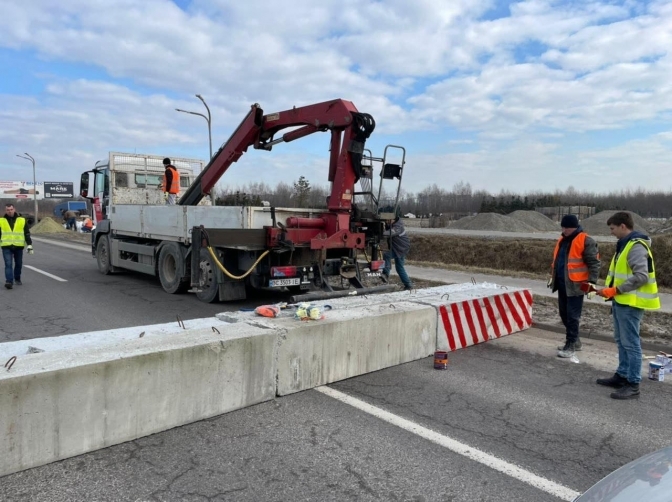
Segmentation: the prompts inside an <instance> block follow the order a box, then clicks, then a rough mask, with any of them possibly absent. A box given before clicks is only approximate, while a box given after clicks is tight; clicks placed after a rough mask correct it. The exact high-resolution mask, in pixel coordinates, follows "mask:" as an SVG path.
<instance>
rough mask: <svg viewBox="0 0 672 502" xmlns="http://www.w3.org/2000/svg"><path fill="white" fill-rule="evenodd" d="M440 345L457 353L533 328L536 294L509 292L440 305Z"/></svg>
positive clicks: (527, 291) (521, 291) (523, 290)
mask: <svg viewBox="0 0 672 502" xmlns="http://www.w3.org/2000/svg"><path fill="white" fill-rule="evenodd" d="M438 311H439V322H438V330H437V331H438V332H437V340H436V346H437V349H439V350H447V351H454V350H458V349H463V348H465V347H469V346H470V345H476V344H478V343H482V342H487V341H488V340H492V339H494V338H500V337H502V336H505V335H510V334H511V333H516V332H518V331H522V330H524V329H527V328H529V327H531V326H532V293H531V292H530V291H529V290H527V289H521V290H515V291H505V292H502V293H496V294H492V295H488V296H483V297H481V298H473V299H468V300H460V301H455V302H449V303H446V304H444V305H439V306H438Z"/></svg>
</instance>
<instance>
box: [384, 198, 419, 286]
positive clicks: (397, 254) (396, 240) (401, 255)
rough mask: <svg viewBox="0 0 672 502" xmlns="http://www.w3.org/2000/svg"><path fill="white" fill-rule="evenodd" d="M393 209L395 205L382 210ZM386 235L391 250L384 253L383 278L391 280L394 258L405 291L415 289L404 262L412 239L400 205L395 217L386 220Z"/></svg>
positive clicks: (391, 210) (388, 210) (395, 267)
mask: <svg viewBox="0 0 672 502" xmlns="http://www.w3.org/2000/svg"><path fill="white" fill-rule="evenodd" d="M393 211H395V209H394V208H393V207H388V208H385V209H384V210H383V211H382V212H389V213H392V212H393ZM384 235H385V236H386V237H388V238H389V240H388V242H389V250H388V251H385V252H384V253H383V260H385V266H384V268H383V278H384V279H385V282H387V281H388V280H389V278H390V270H391V268H392V260H394V269H395V270H396V271H397V274H398V275H399V279H401V282H402V283H403V284H404V291H410V290H412V289H413V283H412V282H411V279H410V277H408V274H407V273H406V268H405V266H404V263H405V261H406V255H407V254H408V252H409V251H410V250H411V240H410V239H409V238H408V235H406V229H405V228H404V223H403V222H402V221H401V208H400V207H397V209H396V212H395V213H394V219H393V220H387V221H386V222H385V233H384Z"/></svg>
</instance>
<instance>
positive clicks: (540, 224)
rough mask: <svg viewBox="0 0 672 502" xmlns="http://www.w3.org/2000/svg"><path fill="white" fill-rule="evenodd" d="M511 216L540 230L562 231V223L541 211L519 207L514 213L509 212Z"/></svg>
mask: <svg viewBox="0 0 672 502" xmlns="http://www.w3.org/2000/svg"><path fill="white" fill-rule="evenodd" d="M507 216H508V217H509V218H514V219H516V220H518V221H522V222H523V223H527V224H528V225H530V226H531V227H533V228H535V229H537V230H538V231H539V232H554V231H557V232H559V231H560V225H558V223H556V222H555V221H553V220H552V219H550V218H549V217H548V216H544V215H543V214H541V213H540V212H539V211H524V210H522V209H519V210H518V211H514V212H513V213H510V214H507Z"/></svg>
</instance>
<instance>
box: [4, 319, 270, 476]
mask: <svg viewBox="0 0 672 502" xmlns="http://www.w3.org/2000/svg"><path fill="white" fill-rule="evenodd" d="M231 331H233V330H231ZM277 336H278V333H277V332H275V331H272V330H268V329H263V328H256V327H252V326H249V325H236V326H235V334H229V335H227V334H226V333H222V335H218V334H216V333H214V332H213V331H212V330H211V329H207V330H205V329H202V330H194V331H190V332H188V333H187V332H185V334H176V335H173V336H171V337H169V338H165V337H164V338H159V337H154V338H141V339H136V340H134V341H132V342H131V341H124V342H121V343H119V344H116V345H106V346H103V347H100V348H92V347H85V348H82V349H80V350H77V351H70V352H64V351H56V352H51V353H50V352H44V353H39V354H31V355H27V356H24V357H19V358H18V360H17V361H16V363H15V364H14V366H13V367H12V369H11V370H10V371H9V372H7V371H3V372H0V451H2V452H3V453H2V455H0V476H1V475H5V474H10V473H12V472H16V471H20V470H23V469H27V468H30V467H35V466H38V465H43V464H46V463H49V462H53V461H55V460H61V459H64V458H68V457H72V456H74V455H79V454H82V453H85V452H89V451H92V450H96V449H99V448H103V447H106V446H110V445H114V444H118V443H121V442H124V441H129V440H132V439H136V438H139V437H142V436H146V435H149V434H153V433H156V432H160V431H164V430H167V429H170V428H172V427H176V426H179V425H184V424H187V423H190V422H194V421H197V420H201V419H203V418H207V417H212V416H215V415H219V414H221V413H226V412H228V411H232V410H237V409H240V408H244V407H246V406H250V405H253V404H257V403H260V402H263V401H267V400H270V399H273V398H274V397H275V376H276V364H275V361H276V355H277V353H276V349H277V343H276V340H277Z"/></svg>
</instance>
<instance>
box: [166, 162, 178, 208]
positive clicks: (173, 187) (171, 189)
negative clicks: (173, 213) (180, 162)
mask: <svg viewBox="0 0 672 502" xmlns="http://www.w3.org/2000/svg"><path fill="white" fill-rule="evenodd" d="M163 165H164V166H166V172H165V174H164V175H163V183H162V185H161V186H162V188H163V195H164V199H165V200H166V205H168V206H174V205H175V202H176V201H177V194H178V193H180V175H179V173H178V172H177V169H176V168H175V166H174V165H173V164H172V163H171V162H170V159H169V158H168V157H166V158H165V159H163Z"/></svg>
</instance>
